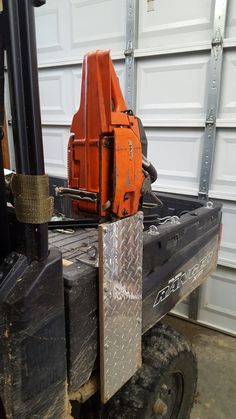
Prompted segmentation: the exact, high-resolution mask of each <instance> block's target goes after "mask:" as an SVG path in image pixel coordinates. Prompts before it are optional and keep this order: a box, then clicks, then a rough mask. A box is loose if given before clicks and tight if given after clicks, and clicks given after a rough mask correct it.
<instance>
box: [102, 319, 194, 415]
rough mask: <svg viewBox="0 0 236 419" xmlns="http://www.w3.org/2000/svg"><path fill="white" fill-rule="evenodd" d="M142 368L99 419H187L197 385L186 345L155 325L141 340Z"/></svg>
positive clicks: (175, 334)
mask: <svg viewBox="0 0 236 419" xmlns="http://www.w3.org/2000/svg"><path fill="white" fill-rule="evenodd" d="M142 346H143V348H142V351H143V365H142V367H141V368H140V369H139V370H138V372H137V373H136V374H135V375H134V376H133V377H132V378H131V380H130V381H129V382H128V383H127V384H126V385H124V386H123V387H122V389H121V390H120V391H119V392H118V393H117V394H116V395H115V396H114V397H113V398H112V399H111V400H110V401H109V402H108V403H107V404H106V405H105V406H104V407H103V409H102V415H101V416H100V417H102V418H103V419H161V418H164V419H188V418H189V415H190V412H191V408H192V405H193V400H194V394H195V390H196V383H197V361H196V356H195V354H194V352H193V351H192V348H191V345H190V343H189V342H188V341H187V340H186V338H185V337H183V336H182V335H181V334H180V333H178V332H177V331H175V330H174V329H172V328H171V327H169V326H165V325H163V324H158V325H157V326H155V327H154V328H152V329H151V330H150V331H148V332H147V333H146V334H145V335H144V336H143V345H142Z"/></svg>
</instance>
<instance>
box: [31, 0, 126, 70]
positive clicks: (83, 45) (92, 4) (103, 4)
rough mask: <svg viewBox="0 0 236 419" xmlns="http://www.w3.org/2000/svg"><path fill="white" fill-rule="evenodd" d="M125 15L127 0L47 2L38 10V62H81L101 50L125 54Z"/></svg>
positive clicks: (62, 0)
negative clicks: (90, 54)
mask: <svg viewBox="0 0 236 419" xmlns="http://www.w3.org/2000/svg"><path fill="white" fill-rule="evenodd" d="M101 11H102V12H101ZM125 13H126V1H125V0H120V1H119V2H118V1H116V0H59V1H58V0H50V1H47V3H46V5H45V6H43V7H40V8H39V9H36V28H37V42H38V60H39V63H40V64H41V65H42V64H45V63H52V62H54V63H55V62H60V61H62V62H66V61H70V60H76V59H78V60H81V59H82V57H83V55H84V54H85V53H86V52H88V51H90V50H94V49H98V48H100V49H104V48H109V49H111V50H112V52H114V51H119V52H123V51H124V50H125V19H126V17H125ZM42 28H43V29H44V30H42Z"/></svg>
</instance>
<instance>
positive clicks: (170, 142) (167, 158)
mask: <svg viewBox="0 0 236 419" xmlns="http://www.w3.org/2000/svg"><path fill="white" fill-rule="evenodd" d="M146 134H147V138H148V156H149V159H150V160H151V162H152V163H153V164H154V166H155V167H156V169H157V172H158V179H157V182H156V183H155V184H154V186H153V187H154V189H156V190H162V191H169V192H178V193H186V194H197V188H198V182H199V171H200V165H199V155H200V151H201V147H202V141H203V131H202V130H198V129H196V130H187V129H186V130H185V129H177V130H176V129H149V130H147V129H146Z"/></svg>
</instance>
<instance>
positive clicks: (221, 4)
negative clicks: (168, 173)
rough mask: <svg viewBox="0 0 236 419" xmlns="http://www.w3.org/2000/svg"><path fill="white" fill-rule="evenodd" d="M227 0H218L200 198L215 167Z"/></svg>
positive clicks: (205, 194)
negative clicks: (214, 158) (214, 157)
mask: <svg viewBox="0 0 236 419" xmlns="http://www.w3.org/2000/svg"><path fill="white" fill-rule="evenodd" d="M226 9H227V0H216V3H215V16H214V28H213V39H212V48H211V60H210V64H209V65H210V68H209V87H208V98H207V117H206V121H205V135H204V144H203V152H202V161H201V172H200V183H199V192H198V196H199V199H207V197H208V192H209V186H210V177H211V173H212V167H213V156H214V151H215V142H216V118H217V112H218V104H219V95H220V84H221V73H222V61H223V39H224V30H225V20H226Z"/></svg>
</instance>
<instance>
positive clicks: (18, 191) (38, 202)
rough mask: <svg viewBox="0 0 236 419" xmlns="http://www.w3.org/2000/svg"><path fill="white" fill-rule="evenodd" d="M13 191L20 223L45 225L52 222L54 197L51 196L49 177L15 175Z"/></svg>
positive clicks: (12, 184)
mask: <svg viewBox="0 0 236 419" xmlns="http://www.w3.org/2000/svg"><path fill="white" fill-rule="evenodd" d="M11 189H12V193H13V195H14V200H15V211H16V218H17V220H18V221H20V222H21V223H26V224H44V223H47V222H48V221H50V219H51V217H52V213H53V197H51V196H49V183H48V175H40V176H36V175H22V174H15V175H14V176H13V178H12V181H11Z"/></svg>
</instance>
